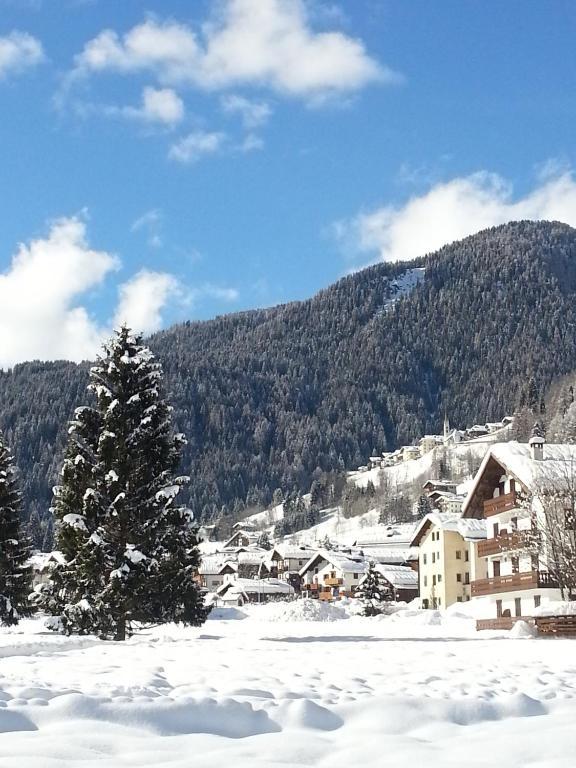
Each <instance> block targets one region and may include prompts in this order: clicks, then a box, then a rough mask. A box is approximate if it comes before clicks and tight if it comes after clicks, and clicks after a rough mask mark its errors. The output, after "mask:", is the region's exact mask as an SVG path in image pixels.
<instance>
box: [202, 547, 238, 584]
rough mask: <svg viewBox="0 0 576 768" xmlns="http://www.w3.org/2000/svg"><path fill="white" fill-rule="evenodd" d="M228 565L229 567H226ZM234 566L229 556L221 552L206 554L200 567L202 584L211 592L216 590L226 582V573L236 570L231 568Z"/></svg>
mask: <svg viewBox="0 0 576 768" xmlns="http://www.w3.org/2000/svg"><path fill="white" fill-rule="evenodd" d="M227 565H228V568H226V567H225V566H227ZM232 567H233V566H232V564H231V563H230V562H229V560H228V558H227V557H225V556H223V555H221V554H218V555H205V556H204V557H203V558H202V562H201V563H200V567H199V568H198V579H199V582H200V585H201V586H202V587H204V588H205V589H208V590H209V591H210V592H215V591H216V590H217V589H218V587H220V586H222V584H223V583H224V581H225V577H226V575H227V574H231V573H234V572H235V571H233V570H231V568H232Z"/></svg>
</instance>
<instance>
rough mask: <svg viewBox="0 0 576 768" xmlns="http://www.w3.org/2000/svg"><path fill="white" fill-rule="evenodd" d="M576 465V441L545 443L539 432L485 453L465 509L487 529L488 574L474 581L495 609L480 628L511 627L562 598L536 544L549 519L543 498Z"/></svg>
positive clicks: (477, 593)
mask: <svg viewBox="0 0 576 768" xmlns="http://www.w3.org/2000/svg"><path fill="white" fill-rule="evenodd" d="M573 466H576V446H575V445H560V444H556V445H552V444H550V445H545V441H544V438H543V437H541V436H540V435H538V434H534V435H533V436H532V437H531V438H530V441H529V443H528V444H521V443H516V442H509V443H496V444H494V445H493V446H492V447H491V448H490V450H489V451H488V453H487V454H486V456H485V457H484V461H483V462H482V464H481V466H480V469H479V470H478V472H477V474H476V477H475V478H474V484H473V486H472V489H471V491H470V493H469V495H468V498H467V500H466V502H465V504H464V508H463V510H462V514H463V516H464V517H465V518H466V519H474V520H479V521H482V522H483V523H484V525H485V528H486V535H487V538H486V541H484V542H482V543H481V544H480V545H479V547H478V550H479V555H480V556H481V557H482V558H483V559H484V562H485V563H486V565H487V576H486V577H482V578H479V579H476V580H474V581H473V582H472V596H473V597H484V598H488V599H489V602H490V604H491V608H490V609H489V611H488V615H487V616H486V619H485V620H482V621H479V622H478V623H477V626H478V628H479V629H484V628H490V627H492V626H495V625H496V624H497V625H498V626H499V627H502V628H504V627H505V626H508V627H510V626H511V625H512V623H513V620H514V618H516V617H519V616H531V615H532V613H533V612H534V610H535V609H537V608H538V607H539V606H540V605H544V604H546V603H549V602H553V601H555V600H560V599H561V592H560V589H559V586H558V584H557V582H556V581H555V579H554V578H553V576H552V575H551V573H550V569H549V565H550V563H549V561H548V556H547V555H546V554H545V553H542V552H534V547H533V546H530V542H531V541H533V538H534V537H533V535H532V534H533V532H534V530H535V529H537V528H540V530H541V527H540V526H541V524H542V523H543V506H542V502H541V499H540V496H541V495H542V493H543V491H545V490H546V489H549V488H550V487H556V486H558V485H559V484H561V482H562V478H565V477H566V474H567V473H571V472H572V467H573ZM495 620H498V621H497V622H496V624H495Z"/></svg>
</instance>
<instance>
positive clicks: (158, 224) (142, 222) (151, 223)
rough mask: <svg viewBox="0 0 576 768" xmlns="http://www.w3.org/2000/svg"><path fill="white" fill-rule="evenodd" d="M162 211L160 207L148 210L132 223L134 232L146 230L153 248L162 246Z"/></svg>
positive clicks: (149, 243) (148, 240)
mask: <svg viewBox="0 0 576 768" xmlns="http://www.w3.org/2000/svg"><path fill="white" fill-rule="evenodd" d="M161 228H162V212H161V211H160V210H159V209H158V208H153V209H152V210H150V211H146V213H143V214H142V216H139V217H138V218H137V219H136V221H134V222H133V223H132V226H131V228H130V229H131V231H132V232H145V233H146V235H147V242H148V245H149V246H151V247H152V248H160V247H161V246H162V245H163V243H162V235H161Z"/></svg>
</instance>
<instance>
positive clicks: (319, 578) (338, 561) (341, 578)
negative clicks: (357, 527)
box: [299, 550, 368, 600]
mask: <svg viewBox="0 0 576 768" xmlns="http://www.w3.org/2000/svg"><path fill="white" fill-rule="evenodd" d="M367 567H368V564H367V561H366V558H365V557H364V556H363V555H361V554H356V553H353V552H333V551H328V550H320V551H319V552H317V553H316V554H315V555H313V556H312V557H311V558H310V560H308V562H307V563H306V564H305V565H304V566H303V567H302V568H301V569H300V572H299V575H300V577H301V579H302V595H303V596H304V597H317V598H319V599H320V600H337V599H339V598H340V597H350V596H352V595H353V593H354V590H355V589H356V587H357V586H358V584H359V582H360V579H361V578H362V576H363V574H364V573H365V572H366V569H367Z"/></svg>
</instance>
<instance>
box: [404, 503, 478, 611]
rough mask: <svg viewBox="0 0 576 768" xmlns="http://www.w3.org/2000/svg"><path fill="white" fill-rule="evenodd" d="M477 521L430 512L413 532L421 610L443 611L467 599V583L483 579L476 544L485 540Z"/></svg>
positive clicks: (458, 515) (468, 593)
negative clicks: (417, 549)
mask: <svg viewBox="0 0 576 768" xmlns="http://www.w3.org/2000/svg"><path fill="white" fill-rule="evenodd" d="M481 522H482V521H480V520H471V519H465V518H462V516H461V515H460V514H454V513H451V512H431V513H430V514H429V515H426V517H424V518H423V519H422V521H421V522H420V525H419V526H418V528H417V529H416V533H415V534H414V538H413V539H412V546H417V547H418V548H419V553H418V572H419V586H420V601H421V605H422V607H423V608H447V607H448V606H449V605H452V604H453V603H463V602H467V601H468V600H470V596H471V592H470V583H471V582H472V581H474V580H476V579H482V578H484V577H485V576H486V564H485V560H483V559H482V558H479V557H478V546H477V544H478V541H480V540H482V539H485V538H486V527H485V525H482V524H481Z"/></svg>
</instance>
